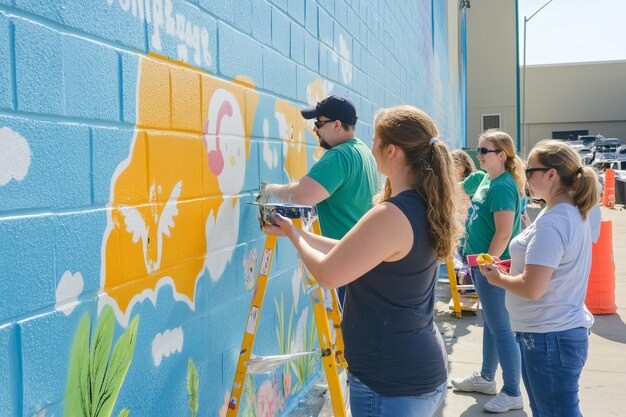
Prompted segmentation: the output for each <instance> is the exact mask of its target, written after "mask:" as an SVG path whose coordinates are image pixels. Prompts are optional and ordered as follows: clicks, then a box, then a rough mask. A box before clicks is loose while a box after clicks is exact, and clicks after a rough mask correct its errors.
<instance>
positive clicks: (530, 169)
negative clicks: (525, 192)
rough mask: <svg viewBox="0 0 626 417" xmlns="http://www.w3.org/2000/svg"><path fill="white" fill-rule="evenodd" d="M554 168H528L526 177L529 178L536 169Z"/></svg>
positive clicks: (547, 169) (548, 169)
mask: <svg viewBox="0 0 626 417" xmlns="http://www.w3.org/2000/svg"><path fill="white" fill-rule="evenodd" d="M551 169H552V168H526V170H525V171H526V179H529V178H530V176H531V175H533V172H535V171H542V172H545V171H550V170H551Z"/></svg>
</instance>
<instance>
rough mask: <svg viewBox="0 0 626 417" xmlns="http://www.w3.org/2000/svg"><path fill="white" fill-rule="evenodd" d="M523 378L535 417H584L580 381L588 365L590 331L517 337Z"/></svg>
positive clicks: (577, 329)
mask: <svg viewBox="0 0 626 417" xmlns="http://www.w3.org/2000/svg"><path fill="white" fill-rule="evenodd" d="M516 339H517V342H518V343H519V346H520V350H521V352H522V377H523V378H524V385H525V386H526V391H527V392H528V398H529V400H530V408H531V410H532V411H533V416H534V417H544V416H545V417H547V416H550V417H582V414H581V413H580V409H579V408H578V379H579V378H580V373H581V372H582V369H583V366H584V365H585V362H586V361H587V350H588V348H589V330H588V329H586V328H584V327H578V328H576V329H571V330H564V331H561V332H552V333H521V332H519V333H517V337H516Z"/></svg>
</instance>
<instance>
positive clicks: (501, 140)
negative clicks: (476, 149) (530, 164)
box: [478, 129, 526, 196]
mask: <svg viewBox="0 0 626 417" xmlns="http://www.w3.org/2000/svg"><path fill="white" fill-rule="evenodd" d="M483 139H484V140H488V141H489V142H491V143H493V147H494V149H495V150H497V151H502V152H504V153H505V155H506V161H505V162H504V169H506V170H507V171H509V172H510V173H511V175H512V176H513V179H514V180H515V184H516V185H517V189H518V191H519V195H520V196H523V195H524V188H525V187H526V175H525V174H524V162H523V161H522V160H521V159H520V157H519V156H517V154H516V153H515V145H514V144H513V139H512V138H511V136H509V134H508V133H506V132H504V131H502V130H498V129H489V130H486V131H485V132H483V134H482V135H480V137H479V138H478V141H479V142H480V141H481V140H483Z"/></svg>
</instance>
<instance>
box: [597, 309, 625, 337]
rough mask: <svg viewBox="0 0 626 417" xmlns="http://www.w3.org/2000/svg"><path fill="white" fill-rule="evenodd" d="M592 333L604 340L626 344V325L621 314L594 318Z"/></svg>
mask: <svg viewBox="0 0 626 417" xmlns="http://www.w3.org/2000/svg"><path fill="white" fill-rule="evenodd" d="M594 319H595V322H594V323H593V327H592V328H591V332H592V333H593V334H595V335H598V336H600V337H602V338H604V339H607V340H611V341H613V342H617V343H623V344H626V324H625V323H624V321H623V320H622V318H621V317H620V316H619V314H610V315H597V316H594Z"/></svg>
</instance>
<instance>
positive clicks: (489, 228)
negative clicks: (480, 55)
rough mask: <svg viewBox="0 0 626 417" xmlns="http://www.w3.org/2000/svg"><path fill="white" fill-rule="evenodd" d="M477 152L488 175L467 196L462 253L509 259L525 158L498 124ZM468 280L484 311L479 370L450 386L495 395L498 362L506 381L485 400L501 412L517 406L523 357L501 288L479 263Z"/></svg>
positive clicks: (488, 407)
mask: <svg viewBox="0 0 626 417" xmlns="http://www.w3.org/2000/svg"><path fill="white" fill-rule="evenodd" d="M477 156H478V161H479V162H480V167H481V168H482V169H484V170H485V171H486V172H487V174H488V176H489V180H488V181H487V180H485V181H482V182H481V183H480V185H479V186H478V188H477V190H476V192H475V193H474V195H473V196H472V199H471V206H470V209H469V215H468V218H467V224H466V229H467V237H466V242H465V254H467V255H471V254H479V253H489V254H491V255H492V256H494V257H499V258H501V259H510V257H509V242H510V241H511V239H512V238H513V237H514V236H516V235H517V234H518V232H519V230H520V213H521V198H522V196H523V195H524V185H525V179H524V167H523V162H522V160H521V159H520V158H519V157H518V156H517V155H516V154H515V146H514V144H513V140H512V139H511V137H510V136H509V135H508V134H507V133H505V132H502V131H500V130H496V129H491V130H488V131H486V132H484V133H483V134H482V135H481V136H480V138H479V147H478V149H477ZM472 279H473V280H474V286H475V288H476V292H477V293H478V298H479V299H480V302H481V306H482V310H483V320H484V330H483V361H482V369H481V371H480V373H478V372H477V373H475V374H474V375H472V376H470V377H467V378H458V379H453V380H452V385H453V386H454V388H456V389H457V390H460V391H473V392H481V393H484V394H491V395H494V394H496V393H497V390H496V383H495V381H494V377H495V374H496V370H497V368H498V363H499V364H500V366H501V367H502V377H503V379H504V386H503V387H502V390H501V391H500V393H498V395H497V396H496V397H495V398H493V399H491V400H490V401H488V402H487V403H486V404H485V410H487V411H490V412H496V413H498V412H500V413H501V412H506V411H509V410H514V409H520V408H522V396H521V392H520V379H521V363H520V362H521V359H520V352H519V347H518V346H517V344H516V342H515V335H514V334H513V331H512V330H511V323H510V320H509V314H508V312H507V310H506V308H505V306H504V296H505V292H504V290H503V289H502V288H499V287H496V286H495V285H491V284H490V283H489V282H488V281H487V279H486V278H485V276H484V275H482V274H481V272H480V270H479V269H478V267H472Z"/></svg>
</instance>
